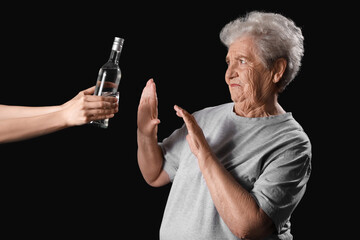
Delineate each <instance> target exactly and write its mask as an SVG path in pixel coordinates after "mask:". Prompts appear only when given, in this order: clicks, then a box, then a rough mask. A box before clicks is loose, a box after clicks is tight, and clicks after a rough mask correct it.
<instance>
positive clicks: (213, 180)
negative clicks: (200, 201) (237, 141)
mask: <svg viewBox="0 0 360 240" xmlns="http://www.w3.org/2000/svg"><path fill="white" fill-rule="evenodd" d="M174 108H175V110H176V114H177V115H178V116H179V117H181V118H183V120H184V122H185V125H186V127H187V129H188V135H187V136H186V140H187V141H188V143H189V146H190V149H191V151H192V153H193V154H194V155H195V156H196V158H197V159H198V163H199V167H200V170H201V172H202V174H203V177H204V179H205V181H206V184H207V186H208V189H209V192H210V194H211V197H212V199H213V201H214V204H215V206H216V209H217V211H218V212H219V214H220V216H221V218H222V219H223V220H224V222H225V223H226V225H227V226H228V227H229V229H230V230H231V231H232V232H233V233H234V235H236V236H237V237H239V238H243V239H263V238H265V237H266V236H268V235H270V234H271V233H272V232H273V231H274V230H275V226H274V224H273V223H272V220H271V219H270V218H269V217H268V216H267V215H266V214H265V212H263V211H262V209H261V208H260V207H259V206H258V205H257V203H256V202H255V200H254V199H253V198H252V196H251V195H250V193H249V192H247V191H246V190H245V189H244V188H243V187H242V186H241V185H240V184H239V183H238V182H237V181H236V180H235V179H234V178H233V177H232V175H231V174H230V173H229V172H228V171H227V170H226V169H225V168H224V167H223V165H222V164H221V163H219V161H218V160H217V158H216V156H215V155H214V154H213V152H212V151H211V149H210V147H209V145H208V143H207V141H206V139H205V136H204V134H203V132H202V130H201V128H200V127H199V125H198V124H197V122H196V120H195V118H194V117H193V116H192V115H191V114H189V113H188V112H187V111H185V110H184V109H182V108H180V107H178V106H175V107H174Z"/></svg>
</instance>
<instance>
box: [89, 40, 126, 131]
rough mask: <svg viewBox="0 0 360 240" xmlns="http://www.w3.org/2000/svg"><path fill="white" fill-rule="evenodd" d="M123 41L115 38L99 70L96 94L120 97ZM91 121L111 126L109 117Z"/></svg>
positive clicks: (101, 125) (102, 126) (100, 125)
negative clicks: (108, 54)
mask: <svg viewBox="0 0 360 240" xmlns="http://www.w3.org/2000/svg"><path fill="white" fill-rule="evenodd" d="M123 43H124V39H122V38H117V37H116V38H115V40H114V43H113V47H112V50H111V54H110V58H109V60H108V61H107V63H105V64H104V65H103V66H102V67H101V68H100V70H99V74H98V78H97V81H96V87H95V92H94V95H96V96H113V97H117V98H118V99H119V92H118V87H119V84H120V79H121V70H120V67H119V58H120V53H121V50H122V46H123ZM90 123H91V124H94V125H97V126H99V127H101V128H107V127H108V126H109V119H104V120H96V121H91V122H90Z"/></svg>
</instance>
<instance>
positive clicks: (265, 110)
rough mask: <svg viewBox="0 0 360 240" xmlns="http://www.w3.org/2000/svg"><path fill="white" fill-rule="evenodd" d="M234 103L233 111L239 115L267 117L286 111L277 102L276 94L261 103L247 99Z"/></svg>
mask: <svg viewBox="0 0 360 240" xmlns="http://www.w3.org/2000/svg"><path fill="white" fill-rule="evenodd" d="M234 103H235V104H234V112H235V113H236V115H238V116H241V117H248V118H255V117H268V116H273V115H280V114H284V113H286V112H285V110H284V109H283V108H282V107H281V106H280V104H279V103H278V101H277V95H274V97H273V98H271V99H269V100H268V101H266V102H262V103H254V102H251V101H248V100H245V101H242V102H234Z"/></svg>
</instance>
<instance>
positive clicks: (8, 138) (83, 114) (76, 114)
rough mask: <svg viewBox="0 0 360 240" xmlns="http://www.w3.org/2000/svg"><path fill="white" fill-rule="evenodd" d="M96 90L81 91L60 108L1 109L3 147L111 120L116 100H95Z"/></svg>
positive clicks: (8, 107) (9, 107)
mask: <svg viewBox="0 0 360 240" xmlns="http://www.w3.org/2000/svg"><path fill="white" fill-rule="evenodd" d="M94 89H95V88H94V87H91V88H89V89H86V90H84V91H81V92H80V93H79V94H78V95H76V96H75V97H74V98H73V99H71V100H70V101H68V102H66V103H65V104H63V105H60V106H50V107H21V106H6V105H0V116H1V117H0V143H6V142H12V141H19V140H24V139H28V138H32V137H36V136H40V135H44V134H48V133H51V132H55V131H58V130H61V129H63V128H67V127H71V126H76V125H82V124H85V123H88V122H90V121H93V120H98V119H104V118H112V117H113V116H114V114H115V113H116V112H117V109H118V103H117V99H116V98H115V97H101V96H93V95H92V94H93V93H94Z"/></svg>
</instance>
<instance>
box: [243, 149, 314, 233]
mask: <svg viewBox="0 0 360 240" xmlns="http://www.w3.org/2000/svg"><path fill="white" fill-rule="evenodd" d="M310 173H311V153H308V152H304V151H303V152H299V151H296V150H287V151H286V152H284V153H283V154H282V155H281V156H279V157H278V158H277V159H275V160H273V161H271V162H270V163H269V164H268V166H266V168H265V169H264V171H263V172H262V173H261V175H260V176H259V178H258V179H257V181H256V182H255V184H254V187H253V189H252V191H251V192H250V193H251V194H252V196H253V197H254V198H255V200H256V201H257V203H258V205H259V207H260V208H261V209H262V210H263V211H264V212H265V213H266V214H267V215H268V216H269V217H270V218H271V219H272V220H273V222H274V224H275V226H276V229H277V231H278V233H280V232H281V229H282V227H283V226H284V225H285V224H286V223H287V221H288V220H289V218H290V216H291V214H292V212H293V211H294V209H295V208H296V206H297V205H298V203H299V202H300V200H301V198H302V197H303V195H304V193H305V189H306V184H307V182H308V180H309V177H310Z"/></svg>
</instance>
